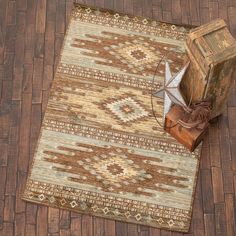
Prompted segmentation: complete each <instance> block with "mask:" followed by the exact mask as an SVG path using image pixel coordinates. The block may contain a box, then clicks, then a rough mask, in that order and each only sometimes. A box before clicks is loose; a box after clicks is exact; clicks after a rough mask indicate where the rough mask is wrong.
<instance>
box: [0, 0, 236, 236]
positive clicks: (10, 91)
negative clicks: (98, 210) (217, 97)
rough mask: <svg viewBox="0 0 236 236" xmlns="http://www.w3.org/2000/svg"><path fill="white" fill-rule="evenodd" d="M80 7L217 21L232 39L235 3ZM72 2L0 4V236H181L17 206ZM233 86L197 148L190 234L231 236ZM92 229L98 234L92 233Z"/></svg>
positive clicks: (115, 2)
mask: <svg viewBox="0 0 236 236" xmlns="http://www.w3.org/2000/svg"><path fill="white" fill-rule="evenodd" d="M77 2H79V3H84V4H88V5H96V6H99V7H106V8H110V9H114V10H116V11H123V12H126V13H133V14H137V15H144V16H146V17H154V18H155V19H158V20H166V21H169V22H173V23H183V24H196V25H198V24H202V23H206V22H208V21H209V20H210V19H213V18H216V17H221V18H223V19H225V20H226V22H227V23H228V25H229V26H230V30H231V33H232V34H233V35H234V36H236V18H235V17H236V2H235V1H234V0H214V1H213V0H174V1H173V0H148V1H144V0H135V1H132V0H96V1H94V0H86V1H84V0H79V1H77ZM71 7H72V0H69V1H65V0H48V1H45V0H28V1H27V0H18V1H14V0H13V1H12V0H11V1H10V0H2V1H0V99H1V101H0V174H1V178H0V236H13V235H22V236H23V235H25V236H36V235H38V236H41V235H42V236H44V235H54V236H56V235H58V236H59V235H78V236H90V235H91V236H92V235H104V236H115V235H116V236H119V235H121V236H126V235H128V236H133V235H134V236H136V235H149V236H159V235H160V236H164V235H173V236H174V235H183V234H178V233H169V232H167V231H163V230H158V229H153V228H149V229H147V228H145V227H144V228H142V227H140V226H137V225H131V224H125V223H121V222H115V221H111V220H103V219H100V218H95V217H94V218H93V217H90V216H87V215H79V214H75V213H68V212H65V211H62V210H58V209H52V208H47V207H42V206H37V205H34V204H30V203H27V204H26V203H24V202H22V201H21V200H20V195H21V193H22V190H23V187H24V183H25V179H26V176H27V171H28V166H29V162H31V161H32V156H33V152H34V148H35V144H36V141H37V137H38V132H39V128H40V124H41V121H42V116H43V113H44V111H45V107H46V105H45V104H46V103H47V99H48V94H49V88H50V85H51V82H52V80H53V75H54V72H55V68H56V63H57V61H58V57H59V55H60V49H61V45H62V42H63V37H64V34H65V30H66V25H67V24H68V19H69V14H70V11H71ZM235 88H236V86H235V83H234V88H233V90H232V93H231V94H230V98H229V102H228V108H227V109H226V110H225V112H224V114H223V115H222V117H220V118H219V120H218V123H217V124H214V125H212V127H211V129H210V131H209V135H208V136H207V137H206V138H205V142H204V147H203V150H202V160H201V171H200V173H199V181H198V185H197V193H196V198H195V201H194V209H193V219H192V225H191V228H190V232H189V233H188V234H186V235H189V236H190V235H191V236H193V235H196V236H199V235H209V236H214V235H219V236H224V235H229V236H231V235H232V236H233V235H235V234H236V227H235V219H236V216H235V212H236V210H235V202H236V201H235V198H236V149H235V146H236V129H235V127H236V124H235V120H236V102H235V98H236V95H235V94H236V92H235V91H236V90H235ZM95 231H96V232H95Z"/></svg>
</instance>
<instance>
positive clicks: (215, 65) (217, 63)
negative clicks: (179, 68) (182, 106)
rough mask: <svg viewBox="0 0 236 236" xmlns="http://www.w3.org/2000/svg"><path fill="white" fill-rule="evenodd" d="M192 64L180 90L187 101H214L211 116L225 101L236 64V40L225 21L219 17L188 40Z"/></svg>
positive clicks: (189, 57)
mask: <svg viewBox="0 0 236 236" xmlns="http://www.w3.org/2000/svg"><path fill="white" fill-rule="evenodd" d="M186 51H187V60H190V66H189V69H188V71H187V72H186V74H185V76H184V78H183V80H182V83H181V89H182V92H183V94H184V96H185V98H186V100H187V101H189V100H190V99H191V97H192V102H199V101H201V100H203V99H209V100H211V101H212V107H213V112H212V118H213V117H216V116H218V115H220V114H221V113H222V111H223V109H224V105H225V104H226V101H227V97H228V94H229V89H230V86H231V84H232V81H233V74H234V71H235V66H236V41H235V39H234V38H233V36H232V35H231V34H230V32H229V30H228V29H227V26H226V23H225V22H224V21H223V20H221V19H217V20H214V21H212V22H210V23H208V24H205V25H202V26H200V27H198V28H195V29H193V30H192V31H191V32H190V33H189V35H188V37H187V41H186Z"/></svg>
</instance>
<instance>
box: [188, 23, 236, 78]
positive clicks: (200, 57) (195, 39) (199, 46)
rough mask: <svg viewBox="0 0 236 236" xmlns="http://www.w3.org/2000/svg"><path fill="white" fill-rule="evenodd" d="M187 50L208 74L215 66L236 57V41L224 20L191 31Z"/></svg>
mask: <svg viewBox="0 0 236 236" xmlns="http://www.w3.org/2000/svg"><path fill="white" fill-rule="evenodd" d="M187 48H188V50H189V51H190V52H191V54H192V55H193V56H194V57H195V59H196V61H197V62H198V63H199V66H200V67H201V69H202V70H203V72H204V73H206V74H207V73H208V71H209V67H210V66H213V64H218V63H220V62H223V61H225V60H229V59H231V58H233V57H236V41H235V39H234V38H233V36H232V35H231V33H230V32H229V30H228V28H227V25H226V23H225V21H224V20H222V19H217V20H214V21H212V22H210V23H208V24H205V25H202V26H200V27H198V28H196V29H193V30H191V32H190V33H189V35H188V38H187Z"/></svg>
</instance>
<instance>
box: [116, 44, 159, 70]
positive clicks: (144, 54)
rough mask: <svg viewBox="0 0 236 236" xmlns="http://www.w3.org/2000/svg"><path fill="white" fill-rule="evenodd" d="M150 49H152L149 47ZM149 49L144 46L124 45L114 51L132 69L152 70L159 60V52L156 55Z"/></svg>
mask: <svg viewBox="0 0 236 236" xmlns="http://www.w3.org/2000/svg"><path fill="white" fill-rule="evenodd" d="M149 48H152V47H150V45H149ZM149 48H148V46H144V45H142V44H141V45H140V44H137V45H136V44H133V45H132V44H131V45H129V44H128V46H127V44H124V46H122V47H120V46H118V48H117V49H114V51H116V52H117V55H119V56H121V57H123V60H125V62H126V63H127V64H129V65H128V66H129V67H130V68H133V69H136V70H144V69H145V67H146V66H147V67H150V68H151V65H152V64H153V63H155V62H157V61H158V59H159V56H158V54H157V52H155V53H154V52H152V50H150V49H149ZM137 67H138V68H137Z"/></svg>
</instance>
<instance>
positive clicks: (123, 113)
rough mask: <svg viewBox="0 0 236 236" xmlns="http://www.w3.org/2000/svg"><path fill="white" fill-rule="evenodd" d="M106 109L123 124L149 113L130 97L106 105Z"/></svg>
mask: <svg viewBox="0 0 236 236" xmlns="http://www.w3.org/2000/svg"><path fill="white" fill-rule="evenodd" d="M106 107H107V108H108V109H109V110H110V111H111V112H112V113H113V114H114V115H116V117H117V118H119V120H121V121H122V122H124V123H126V122H130V121H135V120H138V119H140V118H143V117H147V116H148V115H149V113H148V112H147V111H146V110H145V109H144V108H142V106H141V105H140V104H139V103H138V102H137V101H135V100H134V99H133V98H131V97H128V98H123V99H119V100H116V101H114V102H111V103H108V104H106Z"/></svg>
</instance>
